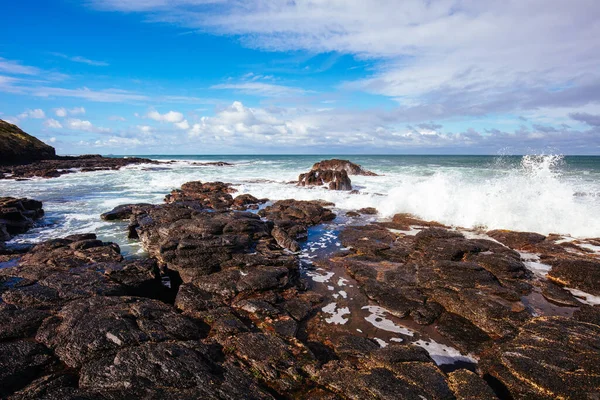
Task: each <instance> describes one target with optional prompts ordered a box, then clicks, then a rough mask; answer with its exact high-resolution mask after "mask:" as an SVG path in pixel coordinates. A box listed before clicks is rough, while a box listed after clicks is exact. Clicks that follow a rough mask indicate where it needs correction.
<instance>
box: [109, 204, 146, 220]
mask: <svg viewBox="0 0 600 400" xmlns="http://www.w3.org/2000/svg"><path fill="white" fill-rule="evenodd" d="M151 206H152V204H148V203H137V204H122V205H120V206H116V207H115V208H113V209H112V210H110V211H108V212H105V213H104V214H102V215H100V218H102V219H103V220H105V221H114V220H124V219H129V218H130V217H131V216H132V215H133V213H134V210H135V209H136V208H147V207H151Z"/></svg>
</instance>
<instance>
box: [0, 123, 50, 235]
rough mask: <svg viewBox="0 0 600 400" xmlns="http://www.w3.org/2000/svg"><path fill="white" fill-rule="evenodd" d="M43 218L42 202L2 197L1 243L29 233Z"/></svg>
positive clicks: (0, 207) (0, 212)
mask: <svg viewBox="0 0 600 400" xmlns="http://www.w3.org/2000/svg"><path fill="white" fill-rule="evenodd" d="M0 122H2V121H1V120H0ZM43 216H44V210H43V209H42V202H41V201H37V200H31V199H16V198H14V197H0V241H6V240H10V238H11V237H12V236H13V235H16V234H20V233H25V232H27V231H28V230H29V229H30V228H31V227H33V224H34V221H35V220H37V219H39V218H41V217H43Z"/></svg>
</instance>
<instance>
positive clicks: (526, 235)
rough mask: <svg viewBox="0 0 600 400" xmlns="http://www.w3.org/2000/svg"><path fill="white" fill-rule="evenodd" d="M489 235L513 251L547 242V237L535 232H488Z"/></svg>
mask: <svg viewBox="0 0 600 400" xmlns="http://www.w3.org/2000/svg"><path fill="white" fill-rule="evenodd" d="M487 235H488V236H490V237H492V238H494V239H496V240H497V241H499V242H500V243H502V244H504V245H506V246H508V247H510V248H512V249H518V250H526V249H527V248H528V247H529V246H532V245H536V244H538V243H541V242H543V241H544V240H546V236H544V235H540V234H539V233H533V232H514V231H508V230H493V231H489V232H487Z"/></svg>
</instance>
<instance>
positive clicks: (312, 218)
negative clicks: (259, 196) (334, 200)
mask: <svg viewBox="0 0 600 400" xmlns="http://www.w3.org/2000/svg"><path fill="white" fill-rule="evenodd" d="M332 205H333V204H331V203H326V202H321V201H302V200H291V199H288V200H280V201H277V202H275V203H273V204H272V205H270V206H268V207H266V208H264V209H262V210H260V211H259V212H258V215H260V216H261V217H263V218H266V219H267V220H269V221H272V223H273V224H274V225H275V227H274V228H273V230H272V232H271V234H272V235H273V237H274V239H275V240H276V241H277V244H279V245H280V246H281V247H283V248H286V249H289V250H291V251H298V250H299V249H300V245H299V244H298V242H299V241H304V240H306V239H307V237H308V231H307V229H308V227H310V226H313V225H317V224H321V223H324V222H329V221H332V220H333V219H335V217H336V215H335V214H334V213H333V212H332V211H331V210H330V209H328V208H326V207H327V206H332Z"/></svg>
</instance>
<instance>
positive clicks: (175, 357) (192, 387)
mask: <svg viewBox="0 0 600 400" xmlns="http://www.w3.org/2000/svg"><path fill="white" fill-rule="evenodd" d="M213 352H214V350H211V349H210V348H209V347H208V346H206V345H204V344H202V343H198V342H192V341H188V342H181V341H180V342H172V343H144V344H142V345H140V346H137V347H128V348H124V349H121V350H119V352H118V353H117V354H116V355H115V356H111V357H104V358H100V359H98V360H95V361H92V362H90V363H88V364H86V365H85V366H84V367H83V368H82V370H81V378H80V380H79V385H80V387H81V388H83V389H85V390H96V391H116V392H121V393H123V391H128V392H131V391H133V392H134V393H145V394H146V396H148V395H151V396H152V398H186V399H191V398H202V399H235V398H247V399H271V398H272V397H271V396H270V395H269V394H268V393H267V392H265V391H264V390H262V389H261V388H260V387H259V386H258V385H257V384H256V383H255V382H254V381H253V379H252V376H251V375H248V374H246V373H244V372H243V371H242V370H240V369H238V368H236V367H235V366H234V365H230V364H227V365H223V366H221V365H218V364H217V363H216V362H215V361H214V360H212V359H211V357H210V356H211V353H213ZM144 398H147V397H145V396H144Z"/></svg>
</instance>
